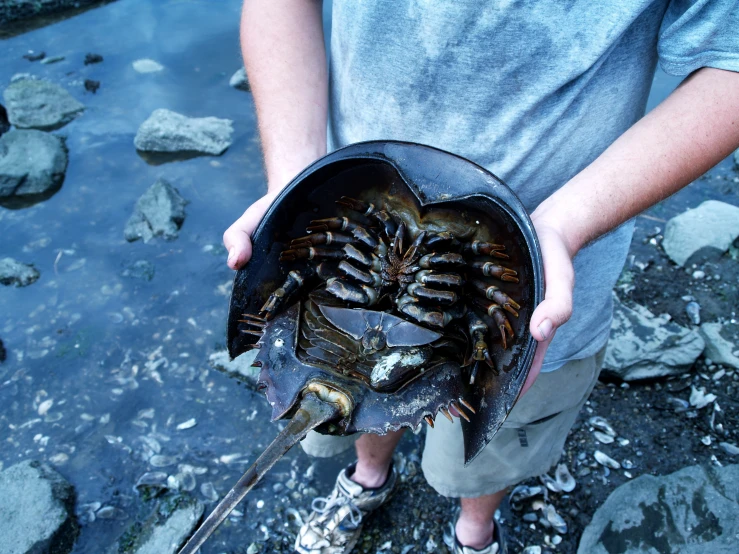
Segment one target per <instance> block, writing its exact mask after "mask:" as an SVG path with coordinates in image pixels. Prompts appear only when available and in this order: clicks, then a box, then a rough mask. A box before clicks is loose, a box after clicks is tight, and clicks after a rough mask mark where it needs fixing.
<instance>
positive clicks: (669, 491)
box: [577, 465, 739, 554]
mask: <svg viewBox="0 0 739 554" xmlns="http://www.w3.org/2000/svg"><path fill="white" fill-rule="evenodd" d="M737 490H739V465H729V466H726V467H723V468H719V467H708V466H707V467H701V466H690V467H686V468H683V469H681V470H679V471H677V472H675V473H672V474H670V475H665V476H661V477H654V476H652V475H642V476H640V477H637V478H636V479H634V480H633V481H628V482H626V483H624V484H623V485H621V486H620V487H618V488H617V489H616V490H615V491H613V492H612V493H611V495H610V496H609V497H608V499H607V500H606V501H605V503H604V504H603V505H602V506H601V507H600V508H598V509H597V510H596V512H595V514H594V515H593V519H592V521H591V522H590V524H589V525H588V526H587V527H586V528H585V531H584V532H583V534H582V538H581V539H580V545H579V547H578V550H577V552H578V554H607V553H608V554H610V553H614V552H618V553H619V554H636V553H644V552H680V553H681V554H698V553H705V552H711V554H723V553H726V554H729V553H734V552H736V537H737V536H739V518H737V517H736V514H737V513H739V498H738V497H737V494H736V491H737Z"/></svg>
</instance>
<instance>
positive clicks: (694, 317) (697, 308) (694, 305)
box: [685, 302, 701, 325]
mask: <svg viewBox="0 0 739 554" xmlns="http://www.w3.org/2000/svg"><path fill="white" fill-rule="evenodd" d="M685 313H686V314H688V317H689V318H690V321H691V322H692V323H693V325H700V323H701V305H700V304H698V302H688V304H687V306H685Z"/></svg>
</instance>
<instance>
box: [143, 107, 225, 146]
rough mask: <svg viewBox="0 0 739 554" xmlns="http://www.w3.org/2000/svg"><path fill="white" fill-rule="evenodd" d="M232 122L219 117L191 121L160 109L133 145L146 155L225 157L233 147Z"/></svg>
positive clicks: (152, 115)
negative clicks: (230, 147)
mask: <svg viewBox="0 0 739 554" xmlns="http://www.w3.org/2000/svg"><path fill="white" fill-rule="evenodd" d="M231 135H233V121H231V120H230V119H219V118H217V117H199V118H191V117H185V116H184V115H181V114H178V113H176V112H173V111H170V110H165V109H159V110H154V112H153V113H152V114H151V115H150V116H149V119H147V120H146V121H144V122H143V123H142V124H141V126H140V127H139V130H138V132H137V133H136V137H135V138H134V141H133V142H134V145H135V146H136V148H138V149H139V150H143V151H145V152H199V153H201V154H214V155H218V154H222V153H223V152H225V151H226V149H227V148H228V147H229V146H231V142H232V139H231Z"/></svg>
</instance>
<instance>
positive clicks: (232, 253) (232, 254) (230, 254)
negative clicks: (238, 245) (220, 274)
mask: <svg viewBox="0 0 739 554" xmlns="http://www.w3.org/2000/svg"><path fill="white" fill-rule="evenodd" d="M235 257H236V249H235V248H232V249H231V250H229V251H228V263H231V262H232V261H233V259H234V258H235Z"/></svg>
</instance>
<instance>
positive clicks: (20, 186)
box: [0, 130, 67, 203]
mask: <svg viewBox="0 0 739 554" xmlns="http://www.w3.org/2000/svg"><path fill="white" fill-rule="evenodd" d="M66 170H67V151H66V149H65V147H64V141H63V140H62V139H61V138H59V137H57V136H55V135H52V134H50V133H45V132H43V131H33V130H31V131H18V130H13V131H9V132H8V133H5V134H4V135H3V136H1V137H0V203H2V202H3V201H6V202H7V201H9V200H10V199H14V200H30V199H32V198H33V197H40V196H47V195H49V194H52V193H54V192H55V191H57V190H59V188H60V187H61V186H62V182H63V181H64V172H65V171H66Z"/></svg>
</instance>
